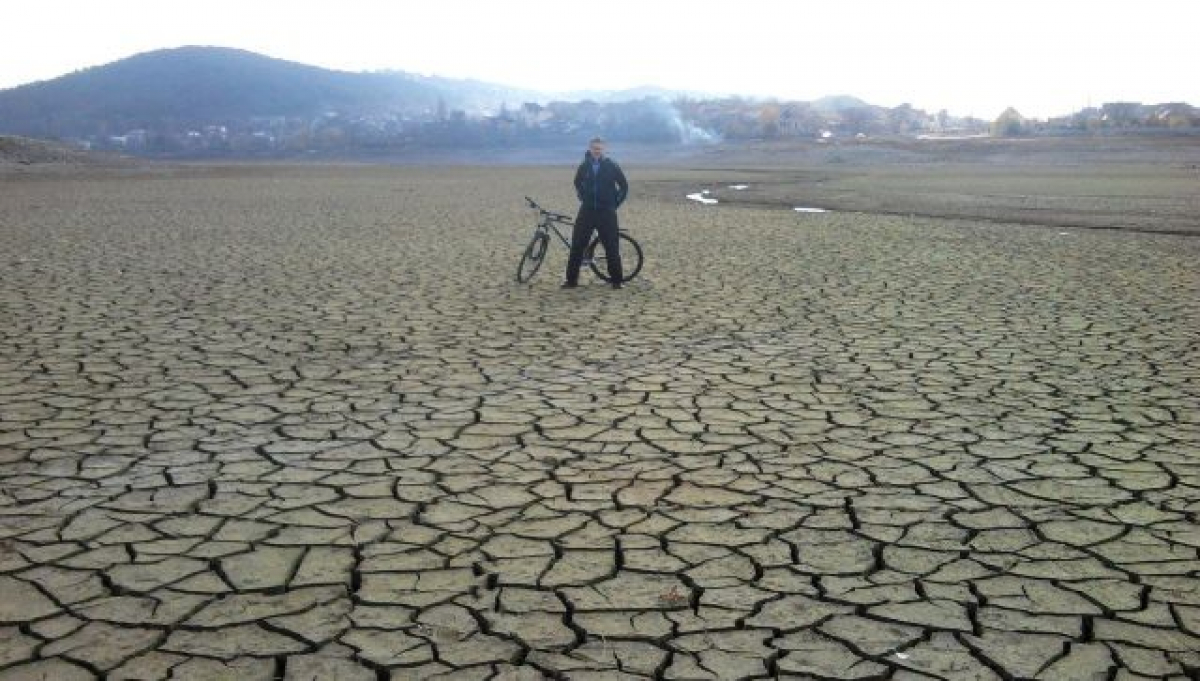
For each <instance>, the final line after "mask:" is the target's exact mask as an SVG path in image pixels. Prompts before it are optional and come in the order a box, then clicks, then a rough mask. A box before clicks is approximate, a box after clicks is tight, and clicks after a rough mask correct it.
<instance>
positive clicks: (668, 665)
mask: <svg viewBox="0 0 1200 681" xmlns="http://www.w3.org/2000/svg"><path fill="white" fill-rule="evenodd" d="M631 170H633V172H631V173H630V175H631V178H632V179H633V181H634V183H635V189H636V187H637V182H638V181H639V180H646V179H649V178H653V177H659V178H660V179H661V178H667V177H668V176H669V173H668V171H660V172H659V173H657V175H656V174H655V173H654V172H653V171H645V170H636V169H631ZM568 175H569V169H567V170H553V169H542V170H538V169H526V170H500V169H490V170H485V169H444V170H436V169H425V170H418V169H408V170H403V169H392V170H388V169H368V168H309V169H287V168H253V167H247V168H241V169H205V168H193V169H188V170H180V171H173V172H167V171H162V172H157V173H113V174H102V173H100V174H94V175H87V176H82V175H81V176H79V177H75V178H70V177H66V178H64V177H59V178H56V179H52V180H51V179H38V178H36V177H32V178H24V179H20V180H16V179H13V180H9V181H6V182H5V184H4V186H3V187H2V189H3V191H2V192H0V243H2V245H3V248H2V249H0V253H2V254H3V255H2V256H0V257H3V258H4V262H3V269H2V270H0V281H2V282H3V290H2V292H0V315H2V323H0V353H2V354H0V679H4V680H6V681H7V680H11V679H54V680H73V679H92V678H104V679H114V680H115V679H161V678H172V679H237V680H238V681H255V680H258V679H281V678H282V679H295V680H299V679H346V680H358V679H363V680H375V679H387V678H391V679H509V680H516V679H530V680H533V679H542V678H557V679H572V680H583V679H649V678H654V679H768V678H770V679H874V678H889V679H912V680H916V679H1025V678H1039V679H1051V680H1061V679H1080V680H1093V679H1119V680H1121V681H1133V680H1134V679H1163V678H1166V679H1187V678H1193V679H1194V678H1196V677H1197V674H1198V673H1200V553H1198V551H1200V525H1198V524H1197V515H1198V514H1200V456H1198V451H1200V406H1198V405H1200V383H1198V381H1200V352H1198V349H1200V348H1198V343H1200V338H1198V329H1200V323H1198V322H1200V296H1198V295H1197V292H1198V290H1200V273H1198V270H1197V266H1196V263H1197V262H1198V260H1197V258H1198V257H1200V240H1198V239H1195V238H1189V237H1185V236H1171V235H1159V234H1132V233H1123V232H1119V231H1089V230H1086V229H1071V230H1068V231H1066V232H1065V233H1064V230H1062V229H1060V228H1041V227H1037V226H1028V225H1026V226H1018V225H1004V224H996V223H994V222H989V223H974V222H971V221H969V220H934V219H921V218H903V217H886V216H871V215H867V214H838V213H828V214H822V215H800V214H796V213H793V212H790V211H787V210H771V209H765V208H746V207H726V206H723V205H718V206H700V205H696V204H691V203H689V202H687V201H684V200H683V198H682V197H678V198H676V199H674V200H671V199H669V198H662V199H654V198H650V197H647V196H645V195H643V196H642V197H641V198H638V197H637V196H636V194H635V198H634V199H633V201H632V202H631V203H630V205H629V206H628V208H627V210H626V211H624V217H623V219H624V221H625V224H626V225H627V226H629V227H630V229H631V230H632V232H633V233H634V234H635V235H636V236H637V237H638V238H639V240H640V241H641V242H642V244H643V246H644V247H645V249H646V252H647V255H648V261H647V265H646V268H645V270H644V272H643V274H642V276H641V278H640V279H639V280H638V281H636V282H635V283H633V284H632V285H630V286H629V287H627V288H626V289H625V290H623V291H619V292H614V291H611V290H609V289H607V288H606V287H602V286H600V285H599V284H598V282H595V281H594V280H593V281H592V282H591V283H590V284H589V285H586V286H584V287H582V288H581V289H579V290H576V291H561V290H559V289H558V288H557V283H558V278H559V276H560V272H561V267H562V264H563V253H562V252H561V249H559V250H558V251H556V252H554V254H553V258H552V260H551V261H550V262H549V264H548V265H547V267H546V269H545V271H543V272H542V273H541V274H540V275H539V277H538V278H537V279H535V280H534V283H533V284H532V285H530V286H520V285H517V284H516V283H515V282H514V281H513V273H514V270H515V265H516V256H517V254H518V253H519V252H520V250H521V247H522V245H523V243H524V241H525V240H526V239H527V238H528V231H529V229H530V215H529V214H528V211H526V210H524V209H523V207H522V202H521V200H520V197H521V196H522V195H524V194H531V195H534V196H537V197H538V198H539V199H541V200H542V201H543V202H544V203H546V204H548V205H550V206H552V207H559V208H562V209H567V208H569V206H570V205H571V201H570V199H571V196H570V193H569V187H567V186H566V179H565V178H566V177H567V176H568Z"/></svg>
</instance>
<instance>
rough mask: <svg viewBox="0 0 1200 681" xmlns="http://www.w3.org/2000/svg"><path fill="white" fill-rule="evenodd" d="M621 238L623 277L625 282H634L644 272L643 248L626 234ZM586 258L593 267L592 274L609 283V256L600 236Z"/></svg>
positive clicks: (592, 244)
mask: <svg viewBox="0 0 1200 681" xmlns="http://www.w3.org/2000/svg"><path fill="white" fill-rule="evenodd" d="M619 236H620V243H619V244H618V247H619V248H620V249H621V265H622V267H621V269H623V270H624V272H622V273H621V276H622V277H623V278H624V280H625V281H633V278H634V277H636V276H637V275H638V273H639V272H641V271H642V247H641V245H639V244H638V242H636V241H634V240H633V237H631V236H629V235H628V234H626V233H625V232H621V233H620V235H619ZM584 258H585V259H586V260H587V262H588V264H589V265H591V266H592V272H594V273H595V274H596V276H597V277H600V278H601V279H603V280H604V281H609V278H608V256H607V255H606V254H605V253H604V244H603V243H601V242H600V237H599V236H597V237H596V238H595V239H593V240H592V243H591V244H590V245H589V246H588V248H587V252H586V253H585V255H584Z"/></svg>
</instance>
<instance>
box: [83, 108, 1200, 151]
mask: <svg viewBox="0 0 1200 681" xmlns="http://www.w3.org/2000/svg"><path fill="white" fill-rule="evenodd" d="M845 99H846V100H848V101H834V102H825V103H805V102H772V101H765V102H764V101H754V100H748V99H741V98H729V99H718V100H694V99H686V98H681V99H677V100H674V101H670V102H668V101H665V100H663V99H659V98H644V99H640V100H635V101H628V102H617V103H598V102H592V101H583V102H551V103H548V104H538V103H532V102H530V103H525V104H521V105H520V106H514V107H508V106H506V105H502V106H501V107H500V108H499V109H498V110H496V111H491V112H476V113H468V112H466V111H464V110H462V109H450V108H449V107H447V106H445V104H444V103H439V105H438V106H436V107H434V108H432V109H430V110H427V111H424V112H419V113H409V112H404V113H399V112H398V113H371V114H357V115H356V114H353V113H348V112H340V111H332V110H331V111H327V112H324V113H321V114H318V115H315V116H306V117H301V116H254V117H248V118H245V119H243V120H232V121H231V120H225V121H221V122H213V123H211V124H208V125H200V126H194V127H174V126H172V125H170V124H164V125H158V126H155V127H152V128H149V127H148V128H135V129H132V130H128V131H125V132H123V133H122V134H115V135H93V136H89V137H87V138H83V139H78V140H73V141H74V142H76V143H77V144H79V145H80V146H83V147H85V148H91V149H101V150H114V151H123V152H127V153H135V154H151V155H157V154H165V155H175V154H179V155H227V154H228V155H246V154H250V155H253V154H264V155H292V154H303V153H321V152H325V153H337V152H352V153H368V154H369V153H373V152H375V153H391V152H399V151H404V150H406V149H445V148H489V147H499V148H505V147H528V146H539V145H554V144H559V143H564V142H575V141H578V139H577V138H578V137H579V135H581V134H593V133H596V134H603V135H605V136H608V137H611V138H612V139H614V140H620V141H622V142H625V143H651V144H653V143H674V144H710V143H715V142H721V141H739V140H756V139H758V140H769V139H811V140H813V141H815V142H818V143H838V142H842V141H848V140H856V139H864V138H873V137H881V136H931V137H936V136H984V135H992V136H999V137H1013V136H1026V135H1078V134H1097V133H1100V134H1103V133H1105V132H1120V133H1129V132H1151V133H1152V132H1156V131H1158V132H1187V131H1194V132H1200V110H1198V109H1197V108H1196V107H1192V106H1190V105H1188V104H1182V103H1177V104H1160V105H1143V104H1139V103H1129V102H1115V103H1108V104H1104V105H1103V106H1100V107H1094V108H1088V109H1084V110H1082V111H1079V112H1077V113H1075V114H1072V115H1069V116H1063V117H1058V118H1051V119H1048V120H1038V119H1030V118H1026V117H1024V116H1022V115H1021V114H1020V112H1018V111H1016V110H1014V109H1009V110H1007V111H1005V112H1003V113H1002V114H1001V115H1000V116H999V117H998V118H997V119H996V120H994V121H984V120H981V119H977V118H970V117H956V116H952V115H950V114H949V113H948V112H946V111H939V112H937V113H928V112H925V111H922V110H920V109H916V108H913V107H911V106H909V105H902V106H898V107H894V108H884V107H878V106H871V105H869V104H866V103H863V102H859V101H857V100H853V98H845Z"/></svg>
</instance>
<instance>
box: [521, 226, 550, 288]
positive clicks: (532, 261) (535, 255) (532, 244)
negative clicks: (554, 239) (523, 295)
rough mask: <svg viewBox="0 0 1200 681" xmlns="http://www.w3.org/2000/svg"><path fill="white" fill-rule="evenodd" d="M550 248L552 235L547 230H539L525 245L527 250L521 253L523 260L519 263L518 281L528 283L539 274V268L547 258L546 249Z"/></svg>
mask: <svg viewBox="0 0 1200 681" xmlns="http://www.w3.org/2000/svg"><path fill="white" fill-rule="evenodd" d="M548 250H550V235H548V234H546V233H545V232H538V233H536V234H534V235H533V238H532V239H530V240H529V245H528V246H526V247H525V252H524V253H522V254H521V262H519V263H517V283H519V284H526V283H529V280H530V279H533V275H535V274H537V271H538V268H540V267H541V266H542V263H543V262H544V261H545V260H546V251H548Z"/></svg>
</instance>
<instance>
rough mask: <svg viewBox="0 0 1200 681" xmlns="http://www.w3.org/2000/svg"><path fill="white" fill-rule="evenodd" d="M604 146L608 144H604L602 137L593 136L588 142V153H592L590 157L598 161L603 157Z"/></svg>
mask: <svg viewBox="0 0 1200 681" xmlns="http://www.w3.org/2000/svg"><path fill="white" fill-rule="evenodd" d="M606 146H608V145H607V144H605V142H604V138H603V137H593V138H592V141H591V142H588V153H589V154H591V155H592V158H594V159H596V160H597V161H599V160H600V159H602V158H604V149H605V147H606Z"/></svg>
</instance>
